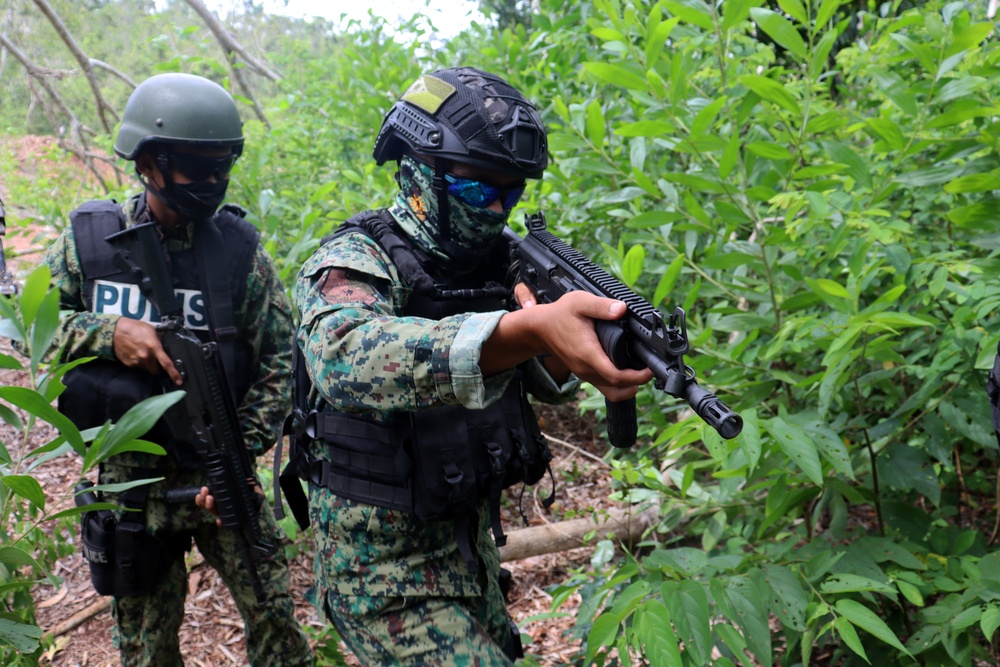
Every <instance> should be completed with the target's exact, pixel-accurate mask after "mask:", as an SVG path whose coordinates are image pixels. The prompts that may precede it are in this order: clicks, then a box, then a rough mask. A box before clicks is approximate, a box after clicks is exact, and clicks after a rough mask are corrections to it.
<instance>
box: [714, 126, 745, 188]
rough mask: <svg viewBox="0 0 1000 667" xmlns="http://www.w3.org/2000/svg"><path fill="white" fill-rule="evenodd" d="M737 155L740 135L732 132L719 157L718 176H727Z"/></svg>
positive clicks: (730, 172)
mask: <svg viewBox="0 0 1000 667" xmlns="http://www.w3.org/2000/svg"><path fill="white" fill-rule="evenodd" d="M739 157H740V136H739V135H738V134H735V133H734V134H732V135H731V136H730V137H729V141H727V142H726V148H725V150H724V151H722V157H721V158H720V159H719V178H722V179H727V178H729V176H730V174H732V173H733V167H735V166H736V161H737V160H738V159H739Z"/></svg>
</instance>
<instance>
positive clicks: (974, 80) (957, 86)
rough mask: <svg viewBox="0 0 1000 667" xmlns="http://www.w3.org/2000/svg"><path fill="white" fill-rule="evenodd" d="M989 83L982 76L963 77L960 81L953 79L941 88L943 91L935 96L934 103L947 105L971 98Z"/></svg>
mask: <svg viewBox="0 0 1000 667" xmlns="http://www.w3.org/2000/svg"><path fill="white" fill-rule="evenodd" d="M987 83H988V81H987V80H986V79H984V78H983V77H981V76H963V77H962V78H960V79H952V80H951V81H949V82H948V83H946V84H944V85H943V86H941V90H939V91H938V94H937V95H935V96H934V101H935V102H937V103H938V104H945V103H947V102H951V101H952V100H958V99H962V98H964V97H969V96H971V95H972V94H973V93H975V92H976V91H977V90H979V89H980V88H982V87H983V86H985V85H986V84H987Z"/></svg>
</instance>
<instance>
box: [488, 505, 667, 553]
mask: <svg viewBox="0 0 1000 667" xmlns="http://www.w3.org/2000/svg"><path fill="white" fill-rule="evenodd" d="M657 518H659V508H657V507H650V508H648V509H646V510H644V511H642V512H636V510H635V508H626V509H618V508H614V509H610V510H608V511H607V512H600V513H598V514H596V515H595V516H592V517H585V518H582V519H571V520H569V521H559V522H557V523H549V524H545V525H544V526H531V527H530V528H522V529H520V530H515V531H512V532H509V533H507V544H506V545H505V546H503V547H500V560H502V561H503V562H507V561H512V560H521V559H523V558H529V557H531V556H540V555H542V554H551V553H559V552H560V551H568V550H569V549H576V548H577V547H583V546H587V544H588V543H587V542H585V541H584V538H585V537H586V536H587V535H588V534H589V533H591V532H595V531H596V537H595V540H600V539H605V538H608V537H610V538H611V539H615V540H619V541H622V542H626V543H628V544H634V543H635V542H638V541H639V540H640V539H641V538H642V535H643V533H645V532H646V530H647V529H648V528H649V527H650V526H652V525H653V523H654V522H655V521H656V520H657ZM593 543H594V540H591V541H590V542H589V544H593Z"/></svg>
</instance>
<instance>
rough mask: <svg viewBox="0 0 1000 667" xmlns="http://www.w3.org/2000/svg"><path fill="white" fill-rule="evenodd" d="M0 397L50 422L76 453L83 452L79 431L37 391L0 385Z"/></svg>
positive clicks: (82, 453)
mask: <svg viewBox="0 0 1000 667" xmlns="http://www.w3.org/2000/svg"><path fill="white" fill-rule="evenodd" d="M0 398H2V399H4V400H5V401H8V402H10V403H13V404H14V405H16V406H17V407H19V408H21V409H22V410H25V411H27V412H30V413H31V414H33V415H35V416H36V417H38V418H39V419H41V420H43V421H46V422H48V423H50V424H52V425H53V426H55V427H56V430H58V431H59V433H60V434H61V435H62V436H63V437H64V438H66V440H68V441H69V443H70V444H71V445H73V449H74V450H76V453H77V454H80V455H81V456H83V455H84V454H85V451H86V446H85V445H84V443H83V438H81V437H80V431H79V430H78V429H77V428H76V426H74V425H73V422H71V421H70V420H69V419H67V418H66V417H64V416H63V415H62V414H61V413H60V412H59V411H57V410H56V409H55V408H53V407H52V405H51V404H50V403H49V402H48V401H46V400H45V398H44V397H43V396H42V395H41V394H39V393H38V392H37V391H34V390H32V389H28V388H26V387H0Z"/></svg>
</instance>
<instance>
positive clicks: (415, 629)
mask: <svg viewBox="0 0 1000 667" xmlns="http://www.w3.org/2000/svg"><path fill="white" fill-rule="evenodd" d="M490 606H491V605H490V604H489V603H488V602H487V601H486V600H485V599H473V600H470V599H454V598H434V597H424V598H391V597H364V598H359V597H348V596H341V595H337V594H336V593H333V592H328V593H327V597H326V607H327V613H328V614H330V620H331V621H332V622H333V624H334V626H335V627H336V628H337V632H339V633H340V638H341V639H343V640H344V643H345V644H346V645H347V648H348V649H350V651H351V652H352V653H353V654H354V655H355V656H356V657H357V658H358V660H359V661H360V663H361V664H362V665H366V666H367V665H371V666H372V667H374V666H375V665H384V666H385V667H390V666H392V665H407V666H412V667H510V665H512V664H513V663H512V662H511V661H510V658H508V657H507V655H506V654H505V653H504V650H503V648H502V646H501V642H506V641H507V638H508V636H509V634H508V633H509V625H508V616H507V613H506V611H505V610H503V609H502V607H501V611H502V613H501V614H496V613H495V612H496V610H495V609H493V610H491V609H490ZM492 606H494V607H495V605H492ZM491 612H492V613H491Z"/></svg>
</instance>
